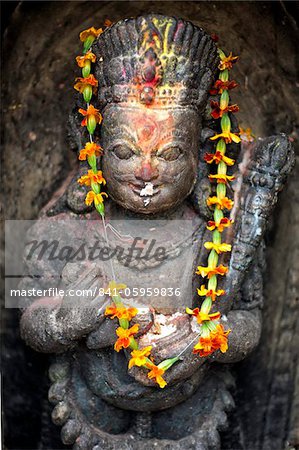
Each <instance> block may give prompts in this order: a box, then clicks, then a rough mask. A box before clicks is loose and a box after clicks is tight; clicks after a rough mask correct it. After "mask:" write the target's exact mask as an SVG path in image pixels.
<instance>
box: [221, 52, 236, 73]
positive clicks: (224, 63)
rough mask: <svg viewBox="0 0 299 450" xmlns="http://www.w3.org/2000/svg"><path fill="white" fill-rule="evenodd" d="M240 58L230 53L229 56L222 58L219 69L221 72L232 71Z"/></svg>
mask: <svg viewBox="0 0 299 450" xmlns="http://www.w3.org/2000/svg"><path fill="white" fill-rule="evenodd" d="M238 58H239V56H233V54H232V53H230V54H229V55H228V56H225V57H224V58H221V61H220V64H219V66H218V69H220V70H225V69H231V68H232V67H233V64H234V63H235V62H237V59H238Z"/></svg>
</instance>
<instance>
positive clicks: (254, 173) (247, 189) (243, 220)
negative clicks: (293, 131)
mask: <svg viewBox="0 0 299 450" xmlns="http://www.w3.org/2000/svg"><path fill="white" fill-rule="evenodd" d="M293 165H294V152H293V149H292V146H291V144H290V142H289V140H288V138H287V136H286V135H283V134H281V135H277V136H271V137H268V138H265V139H261V140H260V141H258V142H257V143H256V145H255V147H254V148H253V150H252V154H251V155H250V156H249V163H248V165H247V166H244V167H243V168H242V163H241V164H240V166H239V167H240V171H241V174H242V178H243V180H242V187H241V190H240V192H239V193H236V194H235V204H236V205H238V207H237V210H236V212H235V216H236V221H235V231H234V236H235V238H234V240H233V247H232V253H231V258H230V263H229V273H228V275H227V276H226V278H225V291H226V296H224V297H225V298H224V299H223V300H224V302H226V303H228V306H229V309H231V304H229V302H230V301H234V298H238V295H239V292H240V290H241V286H242V283H243V280H244V277H245V276H246V274H247V273H248V270H249V269H250V267H251V266H252V265H254V264H256V262H255V261H256V258H257V252H258V250H259V249H260V248H261V246H262V245H263V238H264V235H265V232H266V230H267V226H268V222H269V219H270V217H271V215H272V213H273V210H274V207H275V205H276V202H277V196H278V193H279V191H281V190H282V188H283V186H284V184H285V182H286V178H287V175H288V174H289V173H290V171H291V170H292V168H293ZM238 197H239V198H238ZM228 237H229V236H228Z"/></svg>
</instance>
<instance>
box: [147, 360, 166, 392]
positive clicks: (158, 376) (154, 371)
mask: <svg viewBox="0 0 299 450" xmlns="http://www.w3.org/2000/svg"><path fill="white" fill-rule="evenodd" d="M146 367H147V368H148V369H151V370H150V372H148V374H147V376H148V378H149V379H152V378H155V381H156V382H157V383H158V385H159V386H160V388H164V387H165V386H166V385H167V383H166V381H165V380H164V378H162V375H164V373H165V370H164V369H161V368H160V367H158V366H155V364H149V363H148V364H147V365H146Z"/></svg>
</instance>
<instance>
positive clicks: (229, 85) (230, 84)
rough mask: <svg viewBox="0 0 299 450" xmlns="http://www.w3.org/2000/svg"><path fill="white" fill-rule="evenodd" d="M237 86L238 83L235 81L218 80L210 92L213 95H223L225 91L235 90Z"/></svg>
mask: <svg viewBox="0 0 299 450" xmlns="http://www.w3.org/2000/svg"><path fill="white" fill-rule="evenodd" d="M237 86H238V83H236V82H235V81H234V80H232V81H222V80H217V81H216V82H215V84H214V86H213V87H212V89H211V90H210V94H211V95H217V94H222V92H223V91H226V90H229V89H234V88H235V87H237Z"/></svg>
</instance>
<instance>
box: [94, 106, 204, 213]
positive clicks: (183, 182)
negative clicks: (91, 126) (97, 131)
mask: <svg viewBox="0 0 299 450" xmlns="http://www.w3.org/2000/svg"><path fill="white" fill-rule="evenodd" d="M200 132H201V120H200V117H199V115H198V113H196V111H195V110H193V109H191V108H189V109H187V108H182V107H179V106H175V107H173V108H164V109H163V108H159V109H158V108H154V107H147V106H145V105H142V104H140V105H138V106H135V105H134V106H127V105H125V106H124V105H121V104H120V105H111V106H108V107H107V108H106V109H105V112H104V120H103V124H102V144H103V148H104V149H105V153H104V156H103V161H102V167H103V173H104V177H105V178H106V180H107V190H108V193H109V196H110V197H111V198H112V199H113V200H114V201H116V202H117V203H118V204H120V205H121V206H123V207H125V208H127V209H129V210H132V211H134V212H137V213H144V214H150V213H151V214H153V213H158V212H162V211H165V210H167V209H170V208H172V207H174V206H176V205H178V204H179V203H181V202H182V201H183V200H184V199H185V198H186V196H187V195H188V194H189V193H190V192H191V190H192V188H193V186H194V183H195V180H196V172H197V165H198V153H199V139H200Z"/></svg>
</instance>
